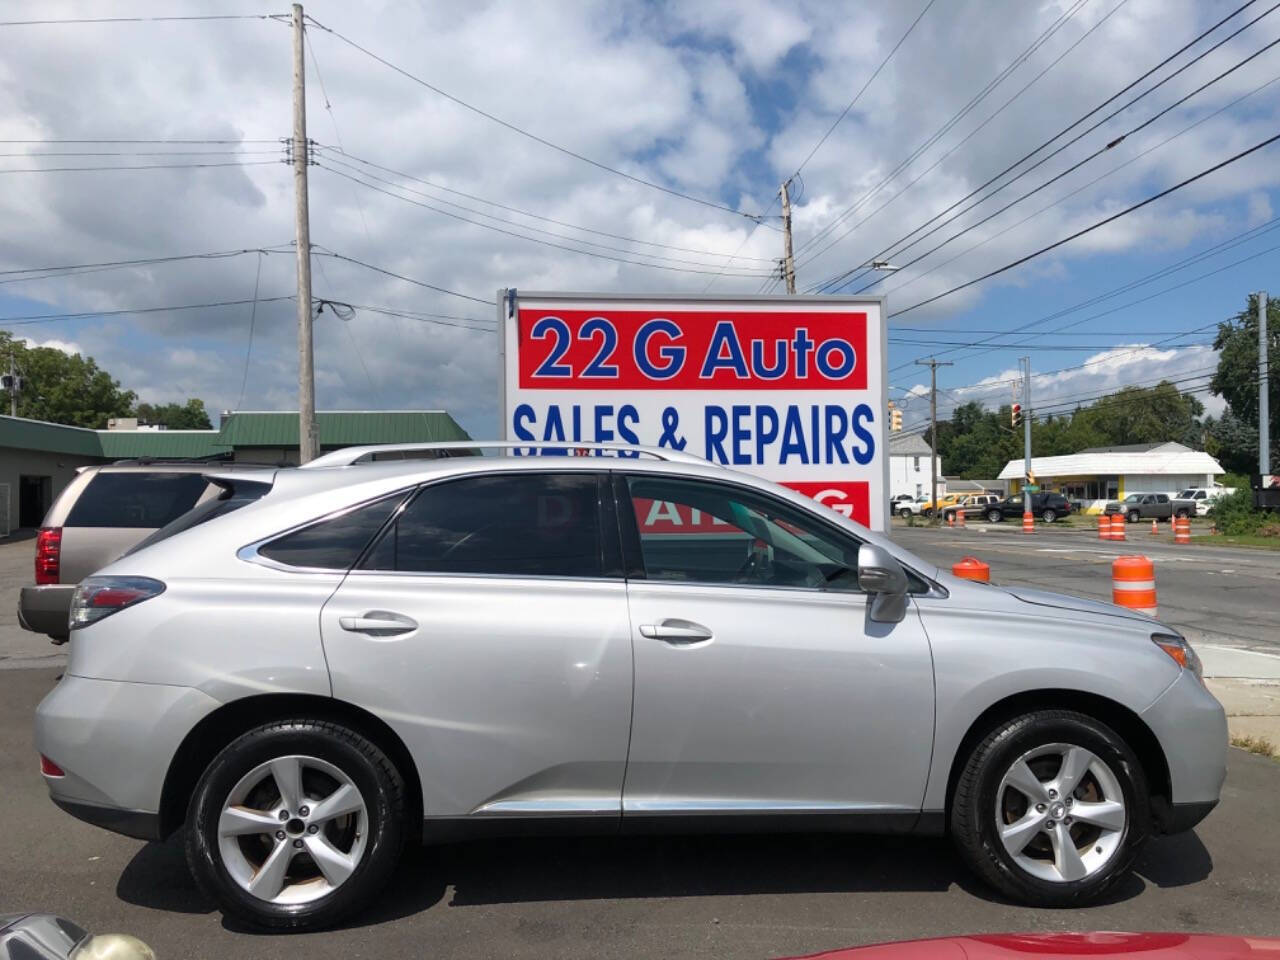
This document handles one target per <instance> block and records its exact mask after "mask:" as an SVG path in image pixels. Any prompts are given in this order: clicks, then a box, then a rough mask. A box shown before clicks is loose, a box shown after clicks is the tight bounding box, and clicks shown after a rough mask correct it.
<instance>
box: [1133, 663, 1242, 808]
mask: <svg viewBox="0 0 1280 960" xmlns="http://www.w3.org/2000/svg"><path fill="white" fill-rule="evenodd" d="M1142 719H1143V720H1144V721H1145V722H1146V724H1147V726H1148V727H1150V728H1151V732H1152V733H1154V734H1155V735H1156V738H1157V739H1158V740H1159V741H1160V746H1161V748H1162V749H1163V750H1164V756H1165V760H1166V761H1167V763H1168V765H1169V780H1170V787H1171V793H1172V796H1170V797H1169V801H1170V804H1171V810H1170V811H1169V814H1168V817H1167V821H1168V822H1167V825H1164V826H1165V832H1168V833H1173V832H1176V831H1177V830H1179V829H1182V830H1186V829H1189V828H1190V827H1192V826H1194V825H1195V824H1196V823H1198V822H1199V821H1200V820H1201V819H1202V818H1203V817H1204V816H1205V815H1207V814H1208V812H1209V811H1210V810H1212V809H1213V806H1214V804H1216V803H1217V802H1218V798H1219V796H1220V795H1221V793H1222V784H1223V782H1224V781H1225V780H1226V778H1227V713H1226V711H1225V710H1223V709H1222V704H1220V703H1218V701H1217V699H1215V698H1214V696H1213V694H1212V693H1210V692H1209V691H1208V690H1207V689H1205V686H1204V684H1203V683H1201V682H1200V681H1199V680H1197V679H1196V678H1195V675H1194V674H1192V673H1191V671H1189V670H1183V671H1182V673H1181V674H1180V675H1179V676H1178V679H1177V680H1175V681H1174V682H1173V684H1172V685H1171V686H1170V687H1169V689H1168V690H1166V691H1165V692H1164V693H1162V694H1161V695H1160V696H1159V698H1157V700H1156V702H1155V703H1153V704H1152V705H1151V706H1149V707H1148V708H1147V709H1146V710H1144V711H1143V712H1142Z"/></svg>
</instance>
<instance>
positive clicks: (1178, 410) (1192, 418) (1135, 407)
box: [1072, 381, 1204, 447]
mask: <svg viewBox="0 0 1280 960" xmlns="http://www.w3.org/2000/svg"><path fill="white" fill-rule="evenodd" d="M1203 414H1204V405H1203V404H1202V403H1201V402H1200V401H1199V400H1197V399H1196V398H1195V397H1192V396H1189V395H1187V394H1183V393H1181V392H1180V391H1179V390H1178V388H1177V387H1175V386H1174V385H1173V384H1172V383H1169V382H1168V381H1164V382H1161V383H1159V384H1157V385H1156V386H1154V387H1123V388H1122V389H1120V390H1117V391H1116V392H1115V393H1113V394H1110V395H1109V396H1106V397H1103V398H1102V399H1100V400H1098V401H1097V402H1096V403H1094V404H1093V405H1092V406H1088V407H1084V408H1083V409H1080V410H1078V411H1077V412H1076V414H1075V416H1074V417H1073V418H1072V419H1073V421H1080V423H1079V426H1080V427H1081V428H1085V427H1087V428H1089V429H1090V430H1092V431H1093V432H1094V433H1095V434H1096V435H1097V436H1100V437H1102V438H1104V440H1103V444H1105V445H1109V446H1119V445H1122V444H1128V443H1164V442H1166V441H1170V440H1172V441H1176V442H1177V443H1184V444H1187V445H1188V446H1193V447H1199V446H1200V445H1201V424H1200V419H1199V418H1200V417H1201V416H1202V415H1203Z"/></svg>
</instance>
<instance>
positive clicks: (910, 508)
mask: <svg viewBox="0 0 1280 960" xmlns="http://www.w3.org/2000/svg"><path fill="white" fill-rule="evenodd" d="M929 500H930V498H929V497H917V498H916V499H914V500H899V501H897V502H896V503H895V504H894V505H893V512H894V513H896V514H897V515H898V516H900V517H901V518H902V519H903V520H905V519H907V517H918V516H920V512H921V511H922V510H923V509H924V505H925V504H926V503H928V502H929Z"/></svg>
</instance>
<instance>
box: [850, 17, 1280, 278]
mask: <svg viewBox="0 0 1280 960" xmlns="http://www.w3.org/2000/svg"><path fill="white" fill-rule="evenodd" d="M1277 6H1280V4H1277ZM1277 44H1280V38H1277V39H1275V40H1272V41H1271V42H1270V43H1268V44H1267V45H1266V46H1264V47H1262V48H1261V49H1260V50H1258V51H1256V52H1255V53H1252V54H1250V55H1249V56H1247V57H1245V58H1244V59H1243V60H1240V61H1238V62H1237V63H1235V64H1233V65H1232V66H1230V67H1228V68H1227V69H1226V70H1223V71H1222V72H1221V73H1219V74H1218V75H1217V76H1216V77H1214V78H1213V79H1212V80H1209V81H1206V82H1205V83H1203V84H1201V85H1200V86H1198V87H1197V88H1196V89H1194V90H1192V91H1191V92H1190V93H1188V94H1186V95H1185V96H1183V97H1180V98H1179V99H1177V100H1175V101H1174V102H1173V103H1171V104H1169V105H1168V106H1166V107H1165V108H1164V109H1163V110H1160V111H1158V112H1157V113H1155V114H1153V115H1152V116H1150V117H1148V118H1147V119H1146V120H1144V121H1142V122H1141V123H1139V124H1138V125H1137V126H1135V127H1134V128H1133V129H1131V130H1128V131H1126V132H1125V133H1122V134H1121V135H1120V136H1118V137H1115V138H1114V139H1112V140H1111V141H1110V142H1109V143H1107V144H1106V145H1104V146H1102V147H1100V148H1099V149H1097V150H1095V151H1094V152H1093V153H1091V154H1089V155H1088V156H1087V157H1083V158H1082V159H1080V160H1078V161H1076V162H1075V163H1073V164H1072V165H1071V166H1069V167H1067V168H1066V169H1064V170H1062V171H1060V172H1059V173H1057V174H1054V175H1053V176H1052V177H1050V178H1049V179H1048V180H1045V181H1044V182H1043V183H1040V184H1037V185H1036V186H1035V187H1033V188H1031V189H1030V190H1028V191H1027V192H1026V193H1024V194H1022V195H1021V196H1020V197H1017V198H1015V199H1013V200H1010V201H1009V202H1008V203H1006V204H1005V205H1004V206H1002V207H1000V209H998V210H996V211H994V212H993V213H989V214H987V215H986V216H985V217H983V218H982V219H981V220H978V221H976V222H974V223H971V224H969V225H968V226H966V227H964V228H963V229H961V230H960V231H958V232H957V233H954V234H952V235H951V236H950V237H948V238H946V239H945V240H943V241H942V242H940V243H938V244H936V245H934V246H933V247H930V248H929V249H928V250H926V251H925V252H924V253H922V254H919V255H918V256H916V257H914V258H912V259H911V260H908V261H907V262H906V263H903V264H899V269H900V270H905V269H907V268H908V267H911V266H913V265H914V264H917V263H919V262H920V261H921V260H923V259H925V258H926V257H928V256H931V255H932V254H934V253H936V252H937V251H939V250H941V249H942V248H943V247H945V246H947V244H949V243H951V241H953V240H956V239H959V238H960V237H962V236H964V235H965V234H966V233H969V232H971V231H973V230H976V229H977V228H978V227H981V226H982V225H983V224H985V223H989V222H990V221H991V220H993V219H995V218H996V217H998V216H1000V214H1002V213H1004V212H1005V211H1006V210H1008V209H1010V208H1011V207H1014V206H1016V205H1017V204H1019V203H1021V202H1022V201H1023V200H1026V199H1028V198H1029V197H1032V196H1035V194H1037V193H1039V192H1040V191H1041V190H1044V189H1047V188H1048V187H1050V186H1052V185H1053V184H1054V183H1057V182H1058V181H1059V180H1061V179H1062V178H1063V177H1065V176H1067V175H1069V174H1071V173H1073V172H1074V171H1076V170H1079V169H1080V168H1081V167H1082V166H1084V165H1085V164H1086V163H1089V162H1090V161H1092V160H1096V159H1097V158H1098V157H1100V156H1102V155H1103V154H1104V153H1106V152H1107V151H1109V150H1112V149H1114V148H1115V147H1117V146H1118V145H1119V144H1120V143H1122V142H1123V141H1124V140H1125V139H1126V138H1128V137H1131V136H1133V135H1134V134H1136V133H1138V132H1140V131H1141V130H1143V129H1145V128H1146V127H1148V126H1150V125H1151V124H1153V123H1155V122H1156V121H1157V120H1159V119H1160V118H1161V117H1163V116H1165V115H1166V114H1168V113H1169V112H1170V111H1172V110H1175V109H1177V108H1178V107H1180V106H1181V105H1182V104H1184V103H1186V102H1187V101H1188V100H1190V99H1191V98H1192V97H1195V96H1197V95H1198V94H1200V93H1202V92H1204V91H1205V90H1206V89H1208V88H1209V87H1211V86H1213V84H1215V83H1217V82H1218V81H1219V80H1222V79H1223V78H1224V77H1227V76H1230V75H1231V74H1232V73H1234V72H1235V71H1237V70H1239V69H1240V68H1241V67H1243V66H1245V65H1246V64H1248V63H1251V62H1252V61H1253V60H1254V59H1255V58H1257V57H1260V56H1261V55H1262V54H1264V53H1266V52H1267V51H1268V50H1270V49H1272V48H1273V47H1275V46H1276V45H1277ZM1194 62H1195V61H1192V63H1194ZM1187 66H1190V64H1187ZM1183 69H1185V67H1184V68H1183ZM1175 75H1176V74H1175ZM1175 75H1171V76H1170V77H1166V78H1165V79H1166V80H1168V79H1171V78H1172V76H1175ZM1164 82H1165V81H1164V80H1162V81H1161V83H1164ZM1152 89H1153V90H1154V89H1155V88H1154V87H1153V88H1152ZM1149 92H1150V91H1148V93H1149ZM1143 96H1146V94H1143ZM1130 102H1131V103H1132V102H1133V101H1130ZM1121 109H1122V110H1123V109H1125V108H1124V107H1122V108H1121ZM1117 112H1119V111H1117ZM1111 116H1115V114H1112V115H1111ZM1106 119H1110V118H1109V117H1108V118H1106ZM1101 122H1105V120H1104V121H1101ZM1085 132H1086V133H1087V132H1088V131H1085ZM1081 136H1084V134H1081ZM1074 142H1075V140H1072V141H1070V142H1069V143H1065V144H1063V145H1062V146H1061V147H1059V148H1058V150H1055V151H1054V152H1053V153H1051V154H1049V155H1048V156H1046V157H1044V158H1043V159H1042V160H1040V161H1038V162H1037V163H1036V164H1035V165H1034V166H1032V167H1029V168H1027V169H1026V170H1024V171H1023V172H1022V173H1020V174H1018V176H1017V177H1015V178H1014V179H1013V180H1010V181H1009V182H1008V183H1005V184H1003V185H1001V186H1000V187H999V188H997V189H996V190H993V191H992V192H991V193H989V194H987V196H985V197H979V198H978V199H977V200H975V201H974V202H973V203H971V204H969V206H967V207H965V208H964V209H962V210H959V211H957V212H956V213H955V214H953V215H952V216H951V217H948V218H947V219H946V220H943V221H942V222H941V223H939V224H938V225H937V226H935V227H934V228H933V229H932V230H929V231H928V232H926V233H923V234H921V235H920V236H918V237H917V238H916V239H915V240H913V241H911V243H909V244H907V246H905V247H903V248H902V249H901V250H899V251H898V253H899V254H901V253H903V252H905V251H906V250H909V249H910V248H911V247H913V246H915V245H916V244H917V243H920V242H921V241H922V240H924V239H925V238H926V237H928V236H931V235H933V234H934V233H936V232H937V231H939V230H941V229H942V228H943V227H945V226H947V225H948V224H950V223H953V222H955V221H956V220H957V219H959V218H960V217H962V216H964V215H965V214H966V213H968V212H969V211H971V210H973V209H974V208H975V207H977V206H979V205H980V204H982V203H984V202H985V201H987V200H989V199H991V197H994V196H995V195H996V194H997V193H999V192H1000V191H1001V190H1004V189H1005V187H1008V186H1011V185H1012V184H1013V183H1015V182H1016V181H1017V180H1019V179H1021V178H1022V177H1024V176H1026V175H1027V174H1028V173H1030V172H1031V171H1032V170H1034V169H1035V168H1036V167H1037V166H1039V165H1040V164H1041V163H1044V162H1045V161H1046V160H1048V159H1050V157H1053V156H1054V155H1056V154H1057V153H1058V152H1060V151H1061V150H1064V149H1066V148H1067V147H1068V146H1070V145H1071V143H1074ZM881 279H882V278H881V277H879V276H876V277H873V278H872V280H871V282H870V283H868V284H866V286H863V287H861V288H859V289H858V291H857V292H858V293H862V292H863V291H865V290H869V289H870V288H871V287H874V286H875V285H876V284H877V283H879V282H880V280H881Z"/></svg>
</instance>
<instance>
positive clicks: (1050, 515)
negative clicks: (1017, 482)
mask: <svg viewBox="0 0 1280 960" xmlns="http://www.w3.org/2000/svg"><path fill="white" fill-rule="evenodd" d="M1025 496H1029V497H1030V498H1031V505H1030V510H1031V514H1032V516H1034V517H1036V518H1037V519H1039V520H1043V521H1044V522H1045V523H1053V522H1054V521H1055V520H1057V519H1058V518H1059V517H1066V516H1070V514H1071V511H1072V510H1073V509H1075V507H1074V505H1073V504H1072V503H1071V501H1070V500H1068V499H1067V498H1066V497H1064V496H1063V495H1062V494H1060V493H1032V494H1021V493H1018V494H1014V495H1013V496H1012V497H1007V498H1005V499H1004V500H998V501H997V502H996V503H991V504H988V505H987V507H986V510H985V511H984V514H983V515H984V516H985V517H986V518H987V520H988V521H989V522H991V523H999V522H1000V521H1001V520H1014V519H1017V520H1021V519H1022V515H1023V514H1024V513H1026V512H1027V505H1026V501H1025V500H1024V499H1023V498H1024V497H1025Z"/></svg>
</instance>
